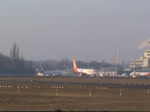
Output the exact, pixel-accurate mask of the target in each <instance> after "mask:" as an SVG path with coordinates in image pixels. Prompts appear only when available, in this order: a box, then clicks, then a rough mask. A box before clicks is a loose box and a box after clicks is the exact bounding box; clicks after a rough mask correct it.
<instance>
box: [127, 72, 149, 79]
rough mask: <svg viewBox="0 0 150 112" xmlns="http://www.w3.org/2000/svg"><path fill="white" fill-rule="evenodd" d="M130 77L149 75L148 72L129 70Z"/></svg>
mask: <svg viewBox="0 0 150 112" xmlns="http://www.w3.org/2000/svg"><path fill="white" fill-rule="evenodd" d="M130 76H131V77H133V78H136V77H150V72H135V71H134V72H131V74H130Z"/></svg>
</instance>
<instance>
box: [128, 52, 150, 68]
mask: <svg viewBox="0 0 150 112" xmlns="http://www.w3.org/2000/svg"><path fill="white" fill-rule="evenodd" d="M129 67H130V69H135V68H150V50H146V51H145V52H144V56H143V57H140V58H139V59H135V60H132V61H131V62H130V65H129Z"/></svg>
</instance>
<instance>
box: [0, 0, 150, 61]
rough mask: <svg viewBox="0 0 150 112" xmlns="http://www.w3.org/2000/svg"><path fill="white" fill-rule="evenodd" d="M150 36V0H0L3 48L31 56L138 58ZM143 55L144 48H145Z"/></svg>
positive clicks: (0, 40) (57, 58) (0, 48)
mask: <svg viewBox="0 0 150 112" xmlns="http://www.w3.org/2000/svg"><path fill="white" fill-rule="evenodd" d="M149 38H150V0H1V1H0V52H1V53H3V54H5V55H8V56H9V53H10V48H12V45H13V43H14V42H16V43H17V44H18V46H19V48H20V54H23V56H24V58H25V59H27V60H47V59H55V60H61V59H62V58H68V59H72V58H76V59H77V60H81V61H91V60H95V61H99V60H100V59H101V58H103V59H106V60H110V59H112V58H115V54H116V49H117V46H118V45H119V44H120V50H121V52H120V54H121V59H123V60H131V59H133V58H135V57H136V52H137V47H138V45H139V44H140V43H141V42H142V41H144V40H146V39H149ZM141 55H142V53H141Z"/></svg>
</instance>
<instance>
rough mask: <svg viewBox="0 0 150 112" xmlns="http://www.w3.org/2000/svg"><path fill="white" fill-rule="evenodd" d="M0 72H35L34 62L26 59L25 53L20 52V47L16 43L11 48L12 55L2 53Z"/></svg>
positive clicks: (0, 55)
mask: <svg viewBox="0 0 150 112" xmlns="http://www.w3.org/2000/svg"><path fill="white" fill-rule="evenodd" d="M0 73H1V74H33V73H34V69H33V63H32V62H31V61H26V60H24V58H23V55H22V56H20V54H19V47H18V46H17V44H16V43H14V44H13V47H12V49H10V57H9V56H5V55H3V54H2V53H1V54H0Z"/></svg>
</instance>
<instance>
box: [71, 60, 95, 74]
mask: <svg viewBox="0 0 150 112" xmlns="http://www.w3.org/2000/svg"><path fill="white" fill-rule="evenodd" d="M72 61H73V69H74V72H75V73H79V77H82V76H83V75H86V76H90V77H94V76H95V75H96V74H95V71H94V69H83V68H78V66H77V63H76V60H75V59H73V60H72Z"/></svg>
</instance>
